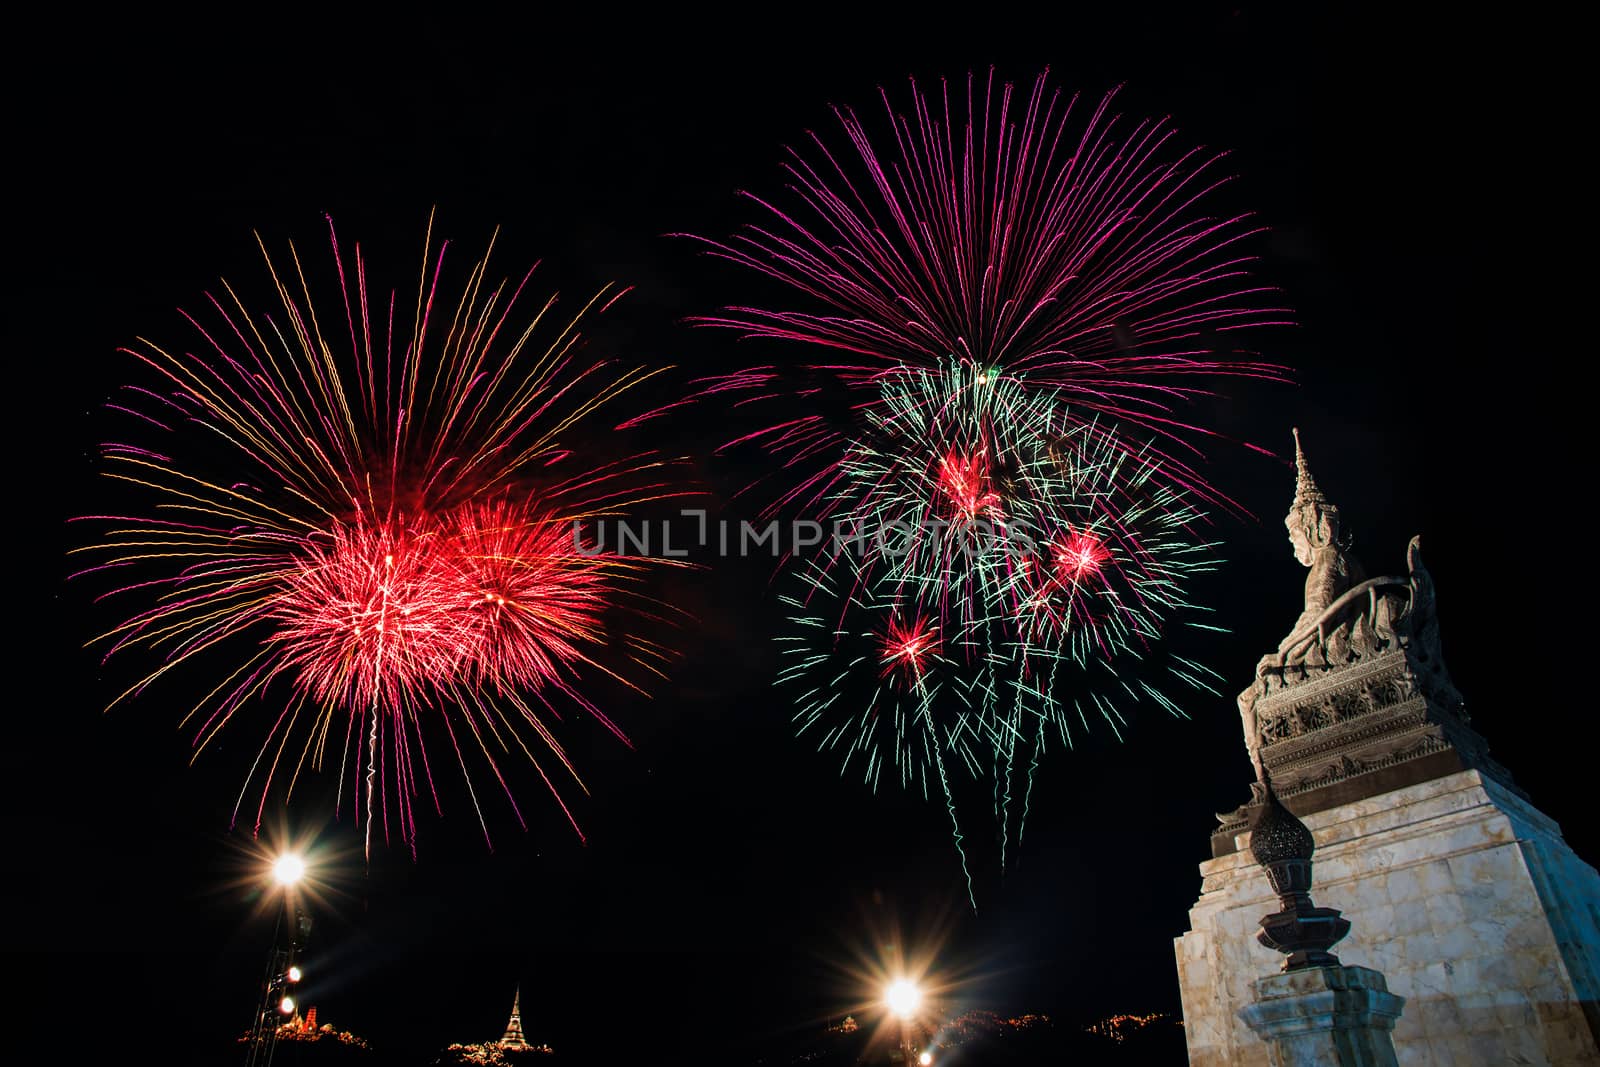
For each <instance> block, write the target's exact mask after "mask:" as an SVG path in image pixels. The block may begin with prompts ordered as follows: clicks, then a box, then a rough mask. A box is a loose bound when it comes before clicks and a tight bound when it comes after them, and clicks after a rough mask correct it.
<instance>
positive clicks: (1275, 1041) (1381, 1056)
mask: <svg viewBox="0 0 1600 1067" xmlns="http://www.w3.org/2000/svg"><path fill="white" fill-rule="evenodd" d="M1254 988H1255V1003H1254V1004H1251V1005H1250V1006H1249V1007H1247V1008H1245V1009H1243V1010H1242V1011H1241V1012H1240V1013H1239V1015H1240V1018H1242V1019H1243V1020H1244V1022H1245V1025H1247V1026H1249V1027H1250V1029H1252V1030H1254V1031H1255V1032H1256V1033H1257V1034H1258V1035H1260V1037H1261V1040H1262V1041H1263V1042H1265V1043H1266V1046H1267V1053H1268V1055H1269V1056H1270V1057H1271V1062H1272V1065H1273V1067H1396V1060H1395V1055H1394V1039H1393V1036H1392V1035H1391V1033H1390V1031H1392V1030H1393V1029H1394V1023H1395V1020H1396V1019H1398V1018H1399V1017H1400V1009H1401V1007H1402V1006H1404V1004H1405V1000H1404V998H1402V997H1397V996H1395V995H1394V994H1393V993H1391V992H1389V990H1388V987H1387V986H1386V985H1385V984H1384V981H1383V975H1381V974H1379V973H1378V972H1377V971H1374V970H1369V969H1368V968H1366V967H1311V968H1307V969H1305V970H1300V971H1290V972H1289V973H1287V974H1275V975H1272V976H1271V977H1269V978H1258V979H1257V980H1256V981H1255V983H1254Z"/></svg>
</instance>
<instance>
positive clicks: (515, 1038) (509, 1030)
mask: <svg viewBox="0 0 1600 1067" xmlns="http://www.w3.org/2000/svg"><path fill="white" fill-rule="evenodd" d="M500 1044H501V1046H503V1047H504V1048H527V1047H528V1039H527V1038H526V1037H525V1036H523V1033H522V986H520V985H519V986H517V993H516V995H515V996H514V997H512V998H511V1020H510V1021H509V1022H507V1023H506V1036H505V1037H502V1038H501V1039H500Z"/></svg>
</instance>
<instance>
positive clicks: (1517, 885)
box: [1176, 770, 1600, 1067]
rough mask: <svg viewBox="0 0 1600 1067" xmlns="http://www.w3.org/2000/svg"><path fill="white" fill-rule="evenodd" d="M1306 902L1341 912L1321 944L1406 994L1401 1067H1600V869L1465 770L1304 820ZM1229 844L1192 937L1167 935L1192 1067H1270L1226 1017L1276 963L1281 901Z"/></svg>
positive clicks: (1195, 911)
mask: <svg viewBox="0 0 1600 1067" xmlns="http://www.w3.org/2000/svg"><path fill="white" fill-rule="evenodd" d="M1303 821H1304V822H1305V824H1306V826H1307V827H1308V828H1309V829H1310V830H1311V831H1312V833H1313V835H1314V836H1315V837H1316V841H1317V851H1316V856H1315V858H1314V861H1313V864H1314V879H1315V880H1314V884H1313V888H1312V896H1313V897H1314V898H1315V899H1316V902H1317V903H1318V904H1321V905H1324V906H1327V907H1331V908H1338V909H1340V910H1341V911H1343V912H1344V915H1345V917H1346V918H1347V919H1349V920H1350V922H1351V926H1352V929H1351V933H1350V936H1349V937H1348V938H1346V939H1345V940H1344V941H1342V942H1340V943H1339V944H1338V945H1336V946H1334V952H1335V953H1336V954H1337V955H1338V956H1339V958H1340V959H1341V960H1342V961H1343V962H1344V963H1346V964H1349V965H1355V966H1362V967H1370V968H1373V969H1374V970H1377V971H1380V972H1382V973H1383V975H1384V976H1385V977H1386V979H1387V980H1388V984H1389V989H1390V990H1391V991H1392V992H1394V993H1397V994H1399V995H1400V996H1402V997H1405V998H1406V1003H1405V1010H1404V1013H1403V1014H1402V1016H1401V1017H1400V1020H1399V1022H1398V1023H1397V1024H1396V1026H1395V1030H1394V1043H1395V1052H1396V1055H1397V1057H1398V1059H1399V1062H1400V1063H1401V1064H1402V1065H1408V1067H1422V1065H1435V1064H1437V1065H1445V1064H1468V1063H1484V1064H1552V1065H1562V1067H1565V1065H1569V1064H1600V1045H1597V1037H1596V1035H1597V1034H1600V1018H1597V1006H1600V875H1597V874H1596V872H1595V869H1594V868H1593V867H1591V866H1589V865H1588V864H1586V863H1584V862H1583V861H1582V860H1580V859H1579V858H1578V857H1577V856H1576V855H1575V854H1574V853H1573V852H1572V850H1571V849H1570V848H1568V847H1567V845H1566V842H1565V841H1563V840H1562V838H1561V832H1560V829H1559V828H1558V827H1557V826H1556V825H1555V823H1553V822H1551V821H1550V820H1549V819H1548V818H1546V817H1545V816H1544V815H1543V814H1542V813H1541V812H1539V811H1538V810H1537V809H1536V808H1534V807H1533V806H1532V805H1530V804H1529V803H1528V802H1527V801H1525V800H1523V799H1521V798H1520V797H1518V796H1516V795H1515V794H1513V793H1511V792H1510V791H1508V790H1506V789H1504V788H1503V787H1501V786H1500V785H1499V784H1498V783H1496V782H1494V781H1493V780H1492V779H1487V778H1484V777H1483V776H1482V775H1480V774H1479V773H1478V772H1477V771H1470V770H1469V771H1462V772H1460V773H1457V774H1452V775H1449V776H1447V777H1444V778H1438V779H1434V780H1433V781H1429V782H1423V783H1420V784H1417V785H1413V786H1408V787H1406V788H1404V789H1398V790H1395V791H1393V792H1391V793H1385V794H1382V795H1380V796H1375V797H1369V798H1367V799H1365V800H1360V801H1356V802H1354V803H1351V804H1346V805H1343V806H1341V807H1337V808H1331V809H1329V810H1326V811H1321V812H1317V813H1314V814H1311V815H1308V816H1306V817H1305V818H1304V820H1303ZM1248 845H1249V842H1248V834H1247V833H1246V834H1241V835H1240V841H1239V846H1240V848H1239V850H1238V851H1236V852H1234V853H1233V854H1231V855H1227V856H1222V857H1220V858H1217V859H1213V860H1209V861H1207V862H1205V863H1202V864H1201V865H1200V872H1201V876H1202V879H1203V881H1202V886H1201V894H1200V899H1199V900H1198V901H1197V902H1196V903H1195V906H1194V907H1193V908H1192V909H1191V910H1190V913H1189V918H1190V932H1189V933H1187V934H1184V935H1183V936H1182V937H1180V938H1178V939H1177V944H1176V948H1177V957H1178V975H1179V985H1180V988H1181V992H1182V996H1183V1013H1184V1025H1185V1029H1186V1032H1187V1037H1188V1042H1189V1061H1190V1063H1191V1064H1192V1065H1194V1067H1221V1065H1224V1064H1226V1065H1237V1067H1252V1065H1259V1067H1266V1065H1267V1064H1268V1062H1269V1061H1268V1058H1267V1048H1266V1046H1265V1045H1264V1044H1263V1043H1262V1042H1261V1041H1260V1039H1259V1038H1257V1037H1256V1036H1255V1035H1254V1034H1252V1033H1251V1032H1250V1030H1249V1028H1248V1027H1247V1026H1245V1024H1244V1023H1243V1021H1241V1020H1240V1019H1239V1017H1238V1012H1239V1009H1241V1008H1243V1007H1244V1006H1245V1005H1246V1004H1248V1003H1249V1002H1250V996H1251V994H1250V987H1251V983H1252V982H1253V981H1254V980H1255V979H1257V978H1261V977H1263V976H1265V975H1268V974H1271V973H1273V972H1274V971H1276V970H1277V969H1278V968H1279V967H1280V965H1281V959H1282V957H1280V956H1279V955H1278V954H1277V953H1275V952H1273V951H1271V950H1270V949H1267V948H1264V947H1262V946H1261V945H1260V944H1258V943H1257V942H1256V940H1255V933H1256V930H1257V928H1258V924H1259V922H1260V920H1261V917H1262V916H1263V915H1265V914H1267V913H1268V912H1269V911H1275V910H1277V898H1276V897H1274V896H1273V895H1272V893H1271V890H1270V888H1269V887H1268V885H1267V878H1266V874H1265V872H1263V871H1262V870H1261V869H1260V868H1259V867H1258V866H1256V864H1255V862H1254V860H1253V859H1252V858H1251V857H1250V853H1249V848H1248Z"/></svg>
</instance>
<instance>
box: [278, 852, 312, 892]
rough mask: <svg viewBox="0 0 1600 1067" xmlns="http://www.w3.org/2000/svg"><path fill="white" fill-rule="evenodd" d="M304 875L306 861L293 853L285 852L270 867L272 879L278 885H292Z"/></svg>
mask: <svg viewBox="0 0 1600 1067" xmlns="http://www.w3.org/2000/svg"><path fill="white" fill-rule="evenodd" d="M305 873H306V861H305V860H303V859H301V858H300V857H299V856H297V855H296V854H294V853H293V852H285V853H284V854H283V855H281V856H279V857H278V859H277V861H276V862H275V863H273V865H272V878H273V880H274V881H275V882H277V883H278V884H279V885H284V886H289V885H294V884H295V883H296V882H298V881H299V880H300V879H301V878H304V877H305Z"/></svg>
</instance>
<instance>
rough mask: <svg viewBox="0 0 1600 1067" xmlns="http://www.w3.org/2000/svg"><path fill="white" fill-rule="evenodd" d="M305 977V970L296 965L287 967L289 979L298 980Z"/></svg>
mask: <svg viewBox="0 0 1600 1067" xmlns="http://www.w3.org/2000/svg"><path fill="white" fill-rule="evenodd" d="M304 977H305V972H304V971H302V970H301V969H300V968H298V967H290V968H289V981H291V982H298V981H300V979H302V978H304Z"/></svg>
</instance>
